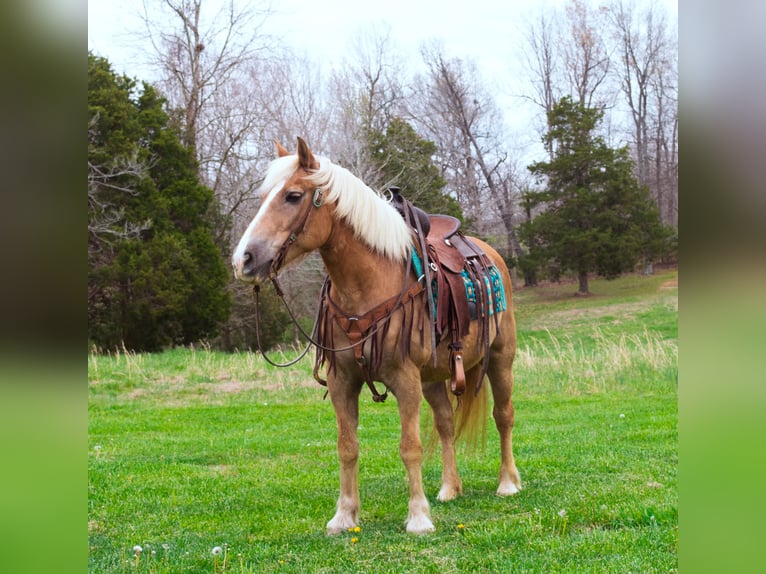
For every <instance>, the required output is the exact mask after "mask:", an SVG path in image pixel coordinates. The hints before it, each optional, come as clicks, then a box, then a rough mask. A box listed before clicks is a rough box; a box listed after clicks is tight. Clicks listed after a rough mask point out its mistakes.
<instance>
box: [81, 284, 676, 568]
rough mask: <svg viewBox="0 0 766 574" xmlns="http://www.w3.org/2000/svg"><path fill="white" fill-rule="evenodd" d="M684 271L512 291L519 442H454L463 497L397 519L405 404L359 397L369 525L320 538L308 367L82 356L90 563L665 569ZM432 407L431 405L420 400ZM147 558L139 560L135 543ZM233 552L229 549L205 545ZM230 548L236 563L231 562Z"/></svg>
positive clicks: (200, 356)
mask: <svg viewBox="0 0 766 574" xmlns="http://www.w3.org/2000/svg"><path fill="white" fill-rule="evenodd" d="M676 279H677V274H676V273H675V272H666V273H662V274H658V275H656V276H653V277H642V276H626V277H623V278H620V279H617V280H615V281H612V282H605V281H599V280H595V281H593V282H592V285H591V289H592V291H593V292H594V293H595V295H593V296H592V297H586V298H583V297H573V296H572V293H573V292H574V290H575V289H574V287H573V286H572V285H556V286H546V287H540V288H536V289H522V290H519V291H518V292H517V293H516V294H515V296H514V300H515V305H516V309H517V311H516V313H517V321H518V333H519V353H518V357H517V363H516V367H515V375H516V386H515V406H516V428H515V431H514V450H515V454H516V459H517V464H518V466H519V470H520V472H521V476H522V480H523V482H524V490H522V492H520V493H519V494H518V495H516V496H514V497H511V498H507V499H503V498H498V497H497V496H495V495H494V491H495V489H496V487H497V483H496V480H497V469H498V463H499V453H498V452H497V450H498V449H497V434H496V432H495V430H494V427H493V425H492V424H491V423H490V426H489V428H488V434H487V446H486V450H485V451H482V450H481V449H479V451H477V452H470V451H469V450H468V449H466V448H464V447H461V448H460V449H459V460H458V464H459V469H460V472H461V477H462V479H463V485H464V494H463V496H462V497H460V498H458V499H456V500H454V501H451V502H448V503H439V502H436V500H435V497H436V493H437V491H438V488H439V479H440V468H441V467H440V459H439V454H438V450H437V453H436V454H435V455H434V456H432V457H430V458H428V459H427V460H426V461H425V463H424V467H423V477H424V483H425V487H426V494H427V496H428V497H429V500H430V501H431V513H432V517H433V520H434V524H435V526H436V529H437V530H436V533H434V534H432V535H427V536H423V537H413V536H410V535H408V534H406V532H405V531H404V519H405V517H406V513H407V486H406V481H405V475H404V468H403V466H402V464H401V462H400V460H399V455H398V438H399V421H398V415H397V409H396V402H395V399H394V398H392V399H391V400H389V401H387V402H386V403H384V404H376V403H373V402H372V400H371V398H370V396H369V393H366V392H364V393H363V394H362V400H361V407H360V431H359V438H360V448H361V455H360V493H361V498H362V511H361V515H360V524H361V531H360V532H357V533H352V532H349V533H343V534H341V535H339V536H337V537H327V536H326V535H325V533H324V527H325V524H326V522H327V520H329V519H330V518H331V517H332V515H333V513H334V509H335V501H336V498H337V494H338V463H337V458H336V452H335V438H336V430H335V418H334V414H333V412H332V407H331V405H330V402H329V400H327V401H323V400H322V396H323V394H324V389H323V388H321V387H319V386H318V385H317V384H316V383H314V382H313V380H312V378H311V366H310V364H309V361H307V360H304V361H302V362H301V363H299V364H298V365H296V366H294V367H291V368H288V369H282V370H280V369H275V368H273V367H270V366H268V365H267V364H266V363H265V362H264V361H263V360H262V359H261V358H260V357H257V356H255V355H253V354H245V353H242V354H230V355H227V354H222V353H217V352H212V351H210V350H207V349H204V348H202V349H200V348H197V349H176V350H173V351H168V352H165V353H161V354H154V355H142V354H132V353H124V352H120V353H112V354H110V355H100V356H97V355H90V356H89V358H88V376H89V390H90V395H89V396H90V398H89V421H88V424H89V457H88V458H89V468H88V471H89V477H88V488H89V501H88V503H89V522H88V531H89V546H90V551H89V570H90V571H91V572H98V573H101V572H156V573H163V572H168V573H170V572H172V573H176V572H272V571H275V572H300V573H305V572H434V573H439V574H442V573H445V572H463V571H476V572H510V571H513V572H672V571H675V570H676V569H677V559H676V554H677V540H678V532H677V524H678V515H677V503H678V496H677V474H676V466H677V448H676V443H677V430H676V421H677V412H676V411H677V409H676V405H677V368H676V363H677V327H676V320H677V287H676V285H677V282H676ZM424 412H425V407H424ZM135 545H140V546H142V548H143V551H142V552H141V553H140V555H138V557H136V556H135V555H134V552H133V547H134V546H135ZM216 546H220V547H221V548H222V553H221V554H220V555H218V556H214V555H213V554H212V549H213V548H214V547H216ZM224 558H225V560H224Z"/></svg>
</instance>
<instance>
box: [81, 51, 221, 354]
mask: <svg viewBox="0 0 766 574" xmlns="http://www.w3.org/2000/svg"><path fill="white" fill-rule="evenodd" d="M163 105H164V100H163V98H161V97H160V96H159V95H158V94H157V92H156V91H155V90H154V89H153V88H152V87H151V86H149V85H147V84H143V85H142V87H141V89H140V91H139V90H138V86H137V83H136V82H135V81H134V80H132V79H129V78H127V77H125V76H119V75H117V74H115V73H114V72H113V71H112V69H111V66H110V64H109V62H108V61H107V60H105V59H103V58H99V57H96V56H93V55H92V54H89V56H88V112H89V117H90V120H89V129H88V167H89V189H88V198H89V202H88V223H89V226H88V228H89V234H88V261H89V275H88V335H89V338H90V340H91V342H93V343H95V344H97V345H99V346H102V347H106V348H110V347H114V346H117V345H120V344H125V345H126V346H127V347H128V348H130V349H134V350H142V351H144V350H145V351H153V350H157V349H161V348H162V347H166V346H170V345H174V344H188V343H191V342H194V341H198V340H200V339H202V338H206V337H209V336H212V335H214V334H215V333H216V330H217V327H218V324H219V323H220V321H222V320H224V319H225V318H226V316H227V315H228V312H229V306H230V301H229V296H228V294H227V293H226V292H225V290H224V287H225V285H226V278H227V272H226V267H225V265H224V263H223V260H222V258H221V255H220V252H219V251H218V250H217V249H216V247H215V244H214V243H213V239H212V234H211V229H210V225H209V224H208V222H207V221H206V219H205V213H206V211H207V209H208V206H209V205H210V203H211V201H212V200H213V193H212V191H211V190H209V189H208V188H206V187H204V186H203V185H201V184H200V183H199V179H198V176H197V164H196V160H195V159H194V156H193V154H192V152H191V151H190V150H189V149H188V148H187V147H185V146H184V145H183V144H182V143H181V141H180V139H179V136H178V134H177V133H176V132H175V131H174V130H172V129H171V128H170V127H169V121H168V116H167V114H166V113H165V111H164V110H163ZM94 174H95V175H94Z"/></svg>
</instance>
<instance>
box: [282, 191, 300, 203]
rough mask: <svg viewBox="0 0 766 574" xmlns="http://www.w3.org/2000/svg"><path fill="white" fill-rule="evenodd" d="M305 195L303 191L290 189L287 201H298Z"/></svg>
mask: <svg viewBox="0 0 766 574" xmlns="http://www.w3.org/2000/svg"><path fill="white" fill-rule="evenodd" d="M302 197H303V192H302V191H288V192H287V194H286V195H285V201H286V202H287V203H298V202H299V201H300V200H301V198H302Z"/></svg>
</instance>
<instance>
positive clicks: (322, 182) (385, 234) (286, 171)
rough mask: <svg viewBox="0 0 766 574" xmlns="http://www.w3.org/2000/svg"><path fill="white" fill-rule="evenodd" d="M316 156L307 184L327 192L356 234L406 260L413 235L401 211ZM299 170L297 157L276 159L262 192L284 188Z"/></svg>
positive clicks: (381, 250)
mask: <svg viewBox="0 0 766 574" xmlns="http://www.w3.org/2000/svg"><path fill="white" fill-rule="evenodd" d="M314 157H315V158H316V159H317V161H319V169H318V170H317V171H316V172H314V173H312V174H311V175H310V176H309V177H308V178H306V179H307V181H309V182H310V183H311V184H312V185H316V186H317V187H321V188H322V189H323V190H324V191H325V201H326V202H328V203H335V204H336V207H335V209H336V212H337V214H338V216H339V217H341V218H342V219H343V220H344V221H346V223H348V224H349V225H350V226H351V228H352V229H353V230H354V235H355V236H356V237H357V238H358V239H360V240H361V241H364V242H365V243H366V244H367V245H368V246H369V247H370V249H372V250H373V251H376V252H378V253H380V254H381V255H383V256H385V257H388V258H389V259H392V260H394V261H404V260H406V259H407V255H408V253H409V250H410V249H411V247H412V234H411V232H410V230H409V228H408V227H407V224H406V223H405V222H404V219H402V217H401V215H399V212H398V211H396V209H394V207H393V206H392V205H391V204H390V203H389V202H387V201H386V200H385V199H383V197H381V195H380V194H378V193H377V192H375V191H374V190H373V189H372V188H370V187H368V186H367V185H365V183H364V182H363V181H361V180H360V179H359V178H357V177H356V176H355V175H353V174H352V173H351V172H350V171H348V170H347V169H345V168H343V167H341V166H339V165H335V164H334V163H332V162H331V161H330V160H329V159H327V158H325V157H321V156H314ZM297 169H298V156H297V155H288V156H283V157H280V158H277V159H275V160H274V161H273V162H271V164H270V165H269V169H268V171H267V172H266V177H265V179H264V181H263V184H262V185H261V189H262V193H263V194H268V193H270V192H271V191H272V190H274V188H275V187H277V186H279V187H280V188H281V187H282V186H283V185H284V184H285V182H286V181H287V180H288V179H289V178H290V176H291V175H292V174H293V173H294V172H295V170H297Z"/></svg>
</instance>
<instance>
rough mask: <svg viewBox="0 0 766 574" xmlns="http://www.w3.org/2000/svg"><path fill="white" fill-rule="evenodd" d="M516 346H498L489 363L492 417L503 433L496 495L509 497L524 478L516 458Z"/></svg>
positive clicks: (517, 488)
mask: <svg viewBox="0 0 766 574" xmlns="http://www.w3.org/2000/svg"><path fill="white" fill-rule="evenodd" d="M513 356H514V348H513V346H507V345H498V346H497V347H495V346H493V349H491V350H490V362H489V368H488V370H487V375H488V376H489V381H490V384H491V386H492V396H493V398H494V402H495V406H494V407H493V409H492V416H493V417H494V419H495V426H497V432H498V433H500V478H499V486H498V488H497V494H498V495H499V496H510V495H511V494H516V493H517V492H518V491H519V490H521V477H520V476H519V471H518V469H517V468H516V461H515V460H514V458H513V440H512V434H513V415H514V413H513V400H512V398H511V394H512V391H513V373H512V372H511V366H512V364H513Z"/></svg>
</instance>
